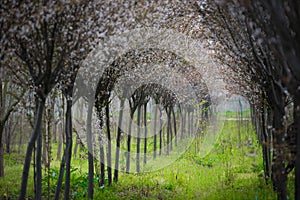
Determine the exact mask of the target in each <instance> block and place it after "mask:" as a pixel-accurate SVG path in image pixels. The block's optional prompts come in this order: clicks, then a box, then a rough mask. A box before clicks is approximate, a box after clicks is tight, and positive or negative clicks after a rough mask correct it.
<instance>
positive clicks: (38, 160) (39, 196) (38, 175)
mask: <svg viewBox="0 0 300 200" xmlns="http://www.w3.org/2000/svg"><path fill="white" fill-rule="evenodd" d="M42 148H43V140H42V134H40V135H39V136H38V139H37V148H36V190H35V199H42Z"/></svg>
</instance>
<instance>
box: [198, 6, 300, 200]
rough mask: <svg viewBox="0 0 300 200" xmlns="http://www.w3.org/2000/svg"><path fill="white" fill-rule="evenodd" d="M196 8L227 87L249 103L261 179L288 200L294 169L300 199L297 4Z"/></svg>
mask: <svg viewBox="0 0 300 200" xmlns="http://www.w3.org/2000/svg"><path fill="white" fill-rule="evenodd" d="M198 6H199V12H200V13H201V15H202V16H203V18H202V20H203V25H204V28H205V30H206V34H207V38H208V40H210V41H211V45H212V46H211V47H212V49H213V50H215V51H214V56H216V57H217V59H218V60H219V62H220V63H221V64H222V66H223V67H222V68H221V69H220V70H222V72H223V73H224V79H226V81H227V83H228V87H229V88H230V90H238V91H240V92H241V94H242V95H244V96H246V97H247V98H248V99H249V100H250V101H251V105H252V114H253V122H254V126H255V127H256V131H257V134H258V136H259V138H260V140H261V143H262V145H263V157H264V166H265V177H266V179H269V178H271V180H272V183H273V186H274V189H275V190H276V191H277V192H278V199H287V175H288V173H289V172H290V171H291V170H292V168H293V167H294V166H295V167H296V168H295V171H294V173H295V180H294V182H295V199H300V195H299V194H300V187H299V182H300V174H299V171H300V165H299V163H300V159H299V156H300V152H299V151H298V149H299V148H296V147H299V145H300V143H299V142H300V137H299V130H300V129H299V125H300V121H299V114H300V113H299V97H300V96H299V80H300V79H299V66H300V65H299V64H300V63H299V34H300V33H299V27H298V25H296V24H298V22H299V15H298V13H299V4H298V3H296V2H293V1H273V0H270V1H263V2H260V1H234V2H231V1H228V2H227V1H218V2H214V1H204V2H201V3H199V4H198Z"/></svg>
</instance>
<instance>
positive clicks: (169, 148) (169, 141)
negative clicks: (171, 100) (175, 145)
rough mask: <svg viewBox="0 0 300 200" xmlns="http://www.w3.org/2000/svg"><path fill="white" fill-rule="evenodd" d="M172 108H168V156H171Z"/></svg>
mask: <svg viewBox="0 0 300 200" xmlns="http://www.w3.org/2000/svg"><path fill="white" fill-rule="evenodd" d="M170 109H171V108H170V107H169V108H166V112H167V148H166V154H167V155H169V153H170V150H171V145H172V144H171V138H170V137H171V116H170V113H171V112H170Z"/></svg>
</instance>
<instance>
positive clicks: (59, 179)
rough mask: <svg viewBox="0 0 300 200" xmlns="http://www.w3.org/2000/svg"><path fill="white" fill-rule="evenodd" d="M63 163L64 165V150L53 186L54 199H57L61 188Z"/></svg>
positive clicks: (63, 170)
mask: <svg viewBox="0 0 300 200" xmlns="http://www.w3.org/2000/svg"><path fill="white" fill-rule="evenodd" d="M65 165H66V160H65V152H64V155H63V157H62V160H61V162H60V168H59V175H58V179H57V183H56V188H55V195H54V199H55V200H59V196H60V190H61V188H62V181H63V177H64V172H65Z"/></svg>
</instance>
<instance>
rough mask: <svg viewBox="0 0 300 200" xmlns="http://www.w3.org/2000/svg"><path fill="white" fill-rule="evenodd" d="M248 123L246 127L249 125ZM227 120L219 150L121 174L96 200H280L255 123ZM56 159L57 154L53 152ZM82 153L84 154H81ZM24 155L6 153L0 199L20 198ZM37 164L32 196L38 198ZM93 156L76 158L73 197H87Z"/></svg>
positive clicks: (54, 169)
mask: <svg viewBox="0 0 300 200" xmlns="http://www.w3.org/2000/svg"><path fill="white" fill-rule="evenodd" d="M243 123H244V125H243ZM243 123H242V124H240V126H241V128H240V129H239V130H240V133H241V134H240V138H239V134H238V123H237V122H236V121H226V122H225V125H224V127H223V129H222V132H221V134H220V136H219V138H218V140H217V141H216V142H215V143H214V148H213V149H212V151H211V152H210V153H209V154H208V155H206V156H205V157H199V156H198V154H197V153H196V152H195V146H194V145H191V147H190V149H189V150H188V151H187V152H186V153H184V154H183V155H181V156H180V158H179V159H177V160H176V161H175V162H173V163H172V164H170V165H169V166H167V167H165V168H163V169H160V170H158V171H155V172H149V173H141V174H126V173H121V174H120V177H119V182H118V183H113V184H112V185H111V186H107V184H106V185H105V186H104V187H97V180H95V194H94V197H95V198H94V199H199V200H202V199H203V200H204V199H207V200H208V199H209V200H213V199H224V200H225V199H226V200H227V199H237V200H243V199H246V200H248V199H249V200H250V199H253V200H260V199H262V200H265V199H270V200H273V199H276V195H275V192H274V191H273V190H272V187H271V184H266V181H265V179H264V173H263V163H262V155H261V146H260V144H259V143H258V141H257V139H256V135H255V134H254V133H253V131H252V130H251V127H250V125H249V124H247V123H249V122H243ZM53 157H54V158H55V156H53ZM77 157H79V156H77ZM23 159H24V156H23V155H19V154H16V153H11V154H6V155H5V177H4V178H1V179H0V199H16V197H17V195H18V191H19V187H20V182H21V174H22V167H23V165H22V163H23ZM58 168H59V161H55V160H53V162H52V163H51V168H50V172H51V173H50V174H49V181H50V182H49V183H50V185H49V188H48V182H47V181H48V178H47V177H46V176H44V177H45V178H44V181H43V195H44V197H45V199H53V195H54V191H55V183H56V181H57V177H58ZM32 174H33V173H32V166H31V173H30V182H29V184H28V191H27V194H28V196H30V197H32V196H33V193H34V191H33V181H32V180H33V177H32V176H33V175H32ZM87 175H88V174H87V159H79V158H77V159H73V160H72V174H71V199H85V198H86V195H87V184H88V182H87ZM292 179H293V177H292V175H290V176H289V182H288V189H289V193H288V195H289V199H293V185H292Z"/></svg>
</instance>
